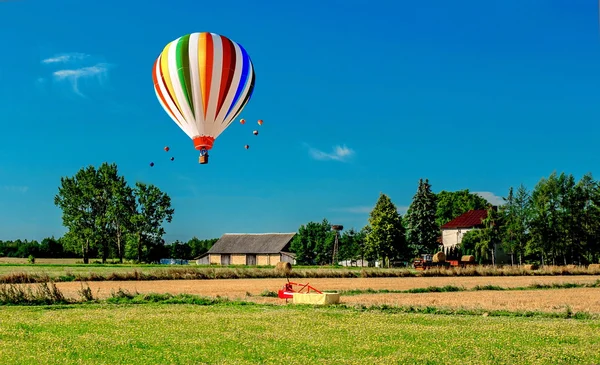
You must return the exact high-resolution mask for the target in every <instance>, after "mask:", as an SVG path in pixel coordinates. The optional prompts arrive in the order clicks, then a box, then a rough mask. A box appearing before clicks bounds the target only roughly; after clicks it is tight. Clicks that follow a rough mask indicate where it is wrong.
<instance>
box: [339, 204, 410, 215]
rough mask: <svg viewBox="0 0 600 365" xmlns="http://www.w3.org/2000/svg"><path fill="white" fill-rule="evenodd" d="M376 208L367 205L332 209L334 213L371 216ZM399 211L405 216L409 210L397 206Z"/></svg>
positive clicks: (405, 207)
mask: <svg viewBox="0 0 600 365" xmlns="http://www.w3.org/2000/svg"><path fill="white" fill-rule="evenodd" d="M374 207H375V206H366V205H359V206H355V207H345V208H334V209H331V210H332V211H334V212H344V213H353V214H369V213H371V211H372V210H373V208H374ZM396 208H397V209H398V213H400V214H402V215H404V214H406V211H407V210H408V207H407V206H397V207H396Z"/></svg>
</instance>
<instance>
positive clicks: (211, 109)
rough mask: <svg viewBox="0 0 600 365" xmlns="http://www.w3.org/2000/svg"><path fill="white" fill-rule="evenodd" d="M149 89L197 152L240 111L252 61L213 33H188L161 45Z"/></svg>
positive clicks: (204, 155)
mask: <svg viewBox="0 0 600 365" xmlns="http://www.w3.org/2000/svg"><path fill="white" fill-rule="evenodd" d="M152 78H153V81H154V91H155V92H156V96H157V98H158V100H159V102H160V104H161V106H162V107H163V109H164V110H165V111H166V112H167V114H168V115H169V116H170V117H171V119H172V120H173V121H174V122H175V123H176V124H177V125H178V126H179V128H181V129H182V130H183V131H184V132H185V134H187V135H188V137H190V138H191V139H192V141H193V143H194V147H195V148H196V149H197V150H200V159H199V162H200V163H201V164H205V163H208V150H210V149H211V148H212V147H213V143H214V141H215V139H216V138H217V137H218V136H219V135H220V134H221V133H222V132H223V131H224V130H225V128H227V127H228V126H229V125H230V124H231V122H232V121H233V120H234V119H235V118H236V117H237V116H238V115H239V114H240V113H241V111H242V109H243V108H244V106H246V104H247V103H248V101H249V100H250V97H251V96H252V92H253V90H254V82H255V74H254V65H253V64H252V61H251V60H250V56H249V55H248V53H247V52H246V50H245V49H244V48H243V47H242V46H241V45H239V44H237V43H235V42H233V41H231V40H230V39H228V38H227V37H224V36H222V35H219V34H215V33H208V32H202V33H192V34H187V35H184V36H182V37H179V38H177V39H175V40H173V41H172V42H170V43H169V44H167V45H166V46H165V48H164V49H163V51H162V53H161V54H160V55H159V56H158V58H157V59H156V61H155V62H154V69H153V72H152Z"/></svg>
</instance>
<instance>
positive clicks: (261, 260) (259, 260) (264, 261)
mask: <svg viewBox="0 0 600 365" xmlns="http://www.w3.org/2000/svg"><path fill="white" fill-rule="evenodd" d="M278 262H279V254H278V253H276V254H258V255H256V264H257V265H277V263H278Z"/></svg>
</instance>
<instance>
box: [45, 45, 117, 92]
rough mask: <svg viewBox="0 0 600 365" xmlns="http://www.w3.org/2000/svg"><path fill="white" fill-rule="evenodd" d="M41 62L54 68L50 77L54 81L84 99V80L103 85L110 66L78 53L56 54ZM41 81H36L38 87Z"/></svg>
mask: <svg viewBox="0 0 600 365" xmlns="http://www.w3.org/2000/svg"><path fill="white" fill-rule="evenodd" d="M41 62H42V63H43V64H46V65H49V66H52V67H53V68H54V71H52V75H51V78H52V79H53V80H54V81H56V82H67V83H68V84H67V85H70V87H71V89H72V90H73V92H74V93H75V94H77V95H79V96H81V97H86V96H85V95H84V94H83V93H82V91H81V86H82V83H83V82H84V80H85V81H87V82H94V83H97V84H100V85H103V84H104V81H105V79H106V77H107V75H108V70H109V66H111V65H109V64H108V63H104V62H100V60H98V59H97V58H96V57H92V56H91V55H88V54H85V53H79V52H71V53H61V54H57V55H55V56H53V57H50V58H46V59H44V60H42V61H41ZM41 79H42V78H39V79H38V80H37V84H38V85H40V84H41V83H40V80H41Z"/></svg>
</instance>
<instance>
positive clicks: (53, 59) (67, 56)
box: [42, 52, 89, 64]
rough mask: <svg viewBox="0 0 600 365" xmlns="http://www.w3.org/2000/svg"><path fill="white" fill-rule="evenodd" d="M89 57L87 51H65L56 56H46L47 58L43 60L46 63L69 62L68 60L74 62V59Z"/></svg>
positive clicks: (79, 59)
mask: <svg viewBox="0 0 600 365" xmlns="http://www.w3.org/2000/svg"><path fill="white" fill-rule="evenodd" d="M88 57H89V55H87V54H85V53H77V52H72V53H63V54H59V55H55V56H54V57H50V58H46V59H45V60H42V63H45V64H50V63H68V62H72V61H81V60H83V59H85V58H88Z"/></svg>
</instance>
